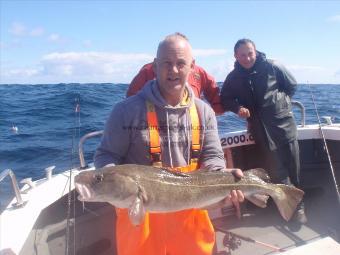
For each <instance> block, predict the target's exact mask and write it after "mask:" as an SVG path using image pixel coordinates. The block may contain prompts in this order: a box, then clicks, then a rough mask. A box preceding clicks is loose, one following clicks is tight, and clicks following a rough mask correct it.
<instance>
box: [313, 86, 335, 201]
mask: <svg viewBox="0 0 340 255" xmlns="http://www.w3.org/2000/svg"><path fill="white" fill-rule="evenodd" d="M308 86H309V91H310V94H311V96H312V101H313V105H314V109H315V112H316V117H317V119H318V123H319V130H320V133H321V137H322V141H323V144H324V148H325V151H326V154H327V158H328V163H329V168H330V169H331V173H332V177H333V182H334V186H335V191H336V193H337V196H338V203H339V204H340V193H339V186H338V184H337V181H336V176H335V172H334V168H333V164H332V160H331V156H330V154H329V150H328V146H327V142H326V138H325V134H324V132H323V129H322V125H321V120H320V116H319V111H318V108H317V107H316V104H315V100H314V94H313V91H312V87H311V86H310V84H309V83H308Z"/></svg>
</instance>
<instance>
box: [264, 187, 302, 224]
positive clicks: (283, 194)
mask: <svg viewBox="0 0 340 255" xmlns="http://www.w3.org/2000/svg"><path fill="white" fill-rule="evenodd" d="M275 186H277V187H276V188H275V192H274V193H273V194H271V197H272V198H273V200H274V202H275V204H276V206H277V208H278V209H279V211H280V214H281V216H282V217H283V218H284V219H285V220H286V221H289V220H290V219H291V217H292V216H293V214H294V212H295V210H296V207H297V205H298V204H299V203H300V202H301V200H302V197H303V195H304V192H303V191H302V190H300V189H298V188H295V187H293V186H288V185H285V184H275Z"/></svg>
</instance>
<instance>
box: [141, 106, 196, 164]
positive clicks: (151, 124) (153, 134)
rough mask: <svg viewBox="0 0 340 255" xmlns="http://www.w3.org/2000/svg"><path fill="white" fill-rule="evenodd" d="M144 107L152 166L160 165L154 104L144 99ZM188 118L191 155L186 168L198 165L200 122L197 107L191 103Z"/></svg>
mask: <svg viewBox="0 0 340 255" xmlns="http://www.w3.org/2000/svg"><path fill="white" fill-rule="evenodd" d="M146 109H147V122H148V130H149V135H150V159H151V162H152V165H153V166H156V167H161V166H162V158H161V155H162V154H161V144H160V135H159V125H158V118H157V114H156V110H155V106H154V105H153V104H152V103H151V102H150V101H146ZM189 112H190V119H191V134H192V139H191V157H190V165H189V166H187V167H188V170H194V169H197V166H198V157H199V153H200V150H201V144H200V122H199V117H198V113H197V108H196V105H195V104H192V105H191V106H190V108H189Z"/></svg>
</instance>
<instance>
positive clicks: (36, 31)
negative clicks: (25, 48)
mask: <svg viewBox="0 0 340 255" xmlns="http://www.w3.org/2000/svg"><path fill="white" fill-rule="evenodd" d="M44 32H45V31H44V29H43V28H42V27H36V28H34V29H32V30H31V32H30V33H29V34H30V36H41V35H43V34H44Z"/></svg>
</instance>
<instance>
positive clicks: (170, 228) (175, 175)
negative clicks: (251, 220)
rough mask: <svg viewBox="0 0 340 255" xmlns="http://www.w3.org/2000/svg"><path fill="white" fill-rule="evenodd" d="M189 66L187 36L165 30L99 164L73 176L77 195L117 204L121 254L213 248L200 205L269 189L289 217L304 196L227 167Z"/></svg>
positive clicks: (265, 194)
mask: <svg viewBox="0 0 340 255" xmlns="http://www.w3.org/2000/svg"><path fill="white" fill-rule="evenodd" d="M193 66H194V59H193V57H192V49H191V46H190V44H189V42H188V41H187V39H186V38H185V37H183V36H181V34H178V33H176V34H172V35H169V36H167V37H166V38H165V39H164V40H163V41H162V42H161V43H160V44H159V46H158V51H157V57H156V58H155V60H154V70H155V72H156V80H152V81H150V82H148V83H147V84H146V85H145V86H144V87H143V89H142V90H141V91H140V92H139V93H138V94H137V95H135V96H132V97H129V98H128V99H126V100H124V101H122V102H120V103H118V104H117V105H115V107H114V108H113V110H112V112H111V115H110V117H109V119H108V121H107V123H106V125H105V131H104V135H103V138H102V141H101V144H100V146H99V147H98V149H97V151H96V155H95V166H96V168H97V170H96V171H85V172H81V173H80V174H79V175H78V176H76V177H75V186H76V189H77V191H78V193H79V197H78V199H80V200H81V201H89V202H91V201H96V202H109V203H111V204H112V205H114V206H115V207H116V213H117V223H116V237H117V249H118V254H119V255H122V254H129V255H130V254H149V255H150V254H151V255H153V254H155V255H169V254H171V255H175V254H178V255H182V254H196V255H197V254H202V255H203V254H204V255H208V254H212V250H213V246H214V243H215V233H214V229H213V226H212V224H211V221H210V219H209V216H208V212H207V211H206V210H205V208H207V207H209V206H211V205H214V204H216V203H219V204H224V203H225V202H226V200H230V199H231V200H232V201H233V202H234V203H238V202H242V201H243V200H244V197H246V198H247V199H248V200H249V201H251V202H253V203H255V204H256V205H258V206H260V207H265V206H266V202H267V199H268V198H269V196H271V197H272V198H273V200H274V202H275V203H276V205H277V207H278V209H279V211H280V213H281V215H282V216H283V218H284V219H286V220H289V219H290V218H291V216H292V215H293V213H294V211H295V208H296V206H297V204H298V203H299V202H300V201H301V199H302V196H303V191H301V190H299V189H296V188H294V187H290V186H287V185H283V184H271V183H267V181H268V177H267V174H266V173H265V172H264V170H263V169H253V170H250V171H245V172H244V173H242V171H241V170H240V169H226V168H225V161H224V156H223V152H222V148H221V144H220V140H219V137H218V133H217V122H216V118H215V114H214V112H213V110H212V109H211V108H210V107H209V106H208V105H207V104H206V103H204V102H203V101H202V100H200V99H198V98H196V97H195V96H194V94H193V92H192V89H191V88H190V87H189V86H188V83H187V80H188V75H189V72H190V71H191V69H192V68H193ZM98 168H101V169H98ZM198 168H200V170H198Z"/></svg>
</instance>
